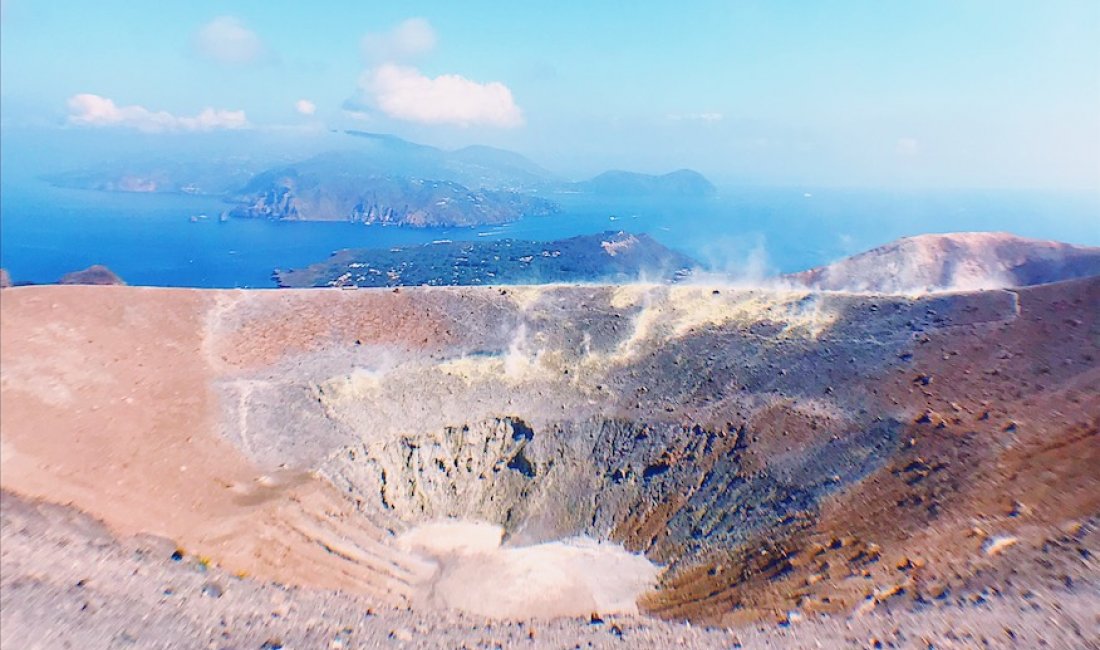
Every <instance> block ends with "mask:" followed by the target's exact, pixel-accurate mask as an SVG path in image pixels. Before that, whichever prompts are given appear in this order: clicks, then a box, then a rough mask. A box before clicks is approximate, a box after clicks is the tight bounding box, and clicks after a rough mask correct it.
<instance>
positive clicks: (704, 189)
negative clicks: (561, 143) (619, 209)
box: [574, 169, 718, 197]
mask: <svg viewBox="0 0 1100 650" xmlns="http://www.w3.org/2000/svg"><path fill="white" fill-rule="evenodd" d="M574 187H576V188H577V189H578V190H580V191H582V192H590V193H593V194H616V195H623V196H648V195H655V194H657V195H664V196H683V197H688V196H693V197H701V196H712V195H714V194H717V192H718V190H717V188H715V187H714V185H713V184H712V183H711V182H710V181H708V180H707V179H706V177H705V176H703V175H702V174H700V173H699V172H696V171H692V170H690V169H681V170H678V171H674V172H672V173H669V174H662V175H660V176H654V175H651V174H638V173H635V172H625V171H619V170H614V171H609V172H604V173H602V174H600V175H599V176H597V177H595V178H593V179H591V180H588V181H584V182H582V183H576V184H575V186H574Z"/></svg>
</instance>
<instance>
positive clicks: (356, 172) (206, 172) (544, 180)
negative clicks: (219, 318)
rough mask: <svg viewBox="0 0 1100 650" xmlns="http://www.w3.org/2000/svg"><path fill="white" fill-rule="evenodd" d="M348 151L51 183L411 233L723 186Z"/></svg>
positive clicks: (214, 161)
mask: <svg viewBox="0 0 1100 650" xmlns="http://www.w3.org/2000/svg"><path fill="white" fill-rule="evenodd" d="M335 135H336V137H340V138H345V139H344V140H341V141H340V143H341V145H340V146H341V147H342V148H341V150H339V151H329V152H326V153H321V154H318V155H314V156H311V157H307V158H304V159H302V160H298V161H296V162H290V163H288V162H279V163H277V164H271V163H272V162H274V161H275V160H277V159H276V158H269V159H268V160H267V162H266V163H263V162H261V161H258V160H255V159H242V158H233V157H228V158H210V159H208V160H205V161H201V162H199V161H191V162H187V161H180V160H168V161H161V162H155V161H145V162H142V163H137V162H130V163H128V164H126V165H110V164H104V165H102V166H99V167H97V168H95V169H85V170H77V171H71V172H66V173H61V174H55V175H52V176H49V177H48V178H47V179H46V180H48V181H50V182H51V183H53V184H55V185H57V186H61V187H75V188H80V189H90V190H99V191H109V192H140V193H177V194H202V195H209V196H220V197H223V198H224V199H225V200H226V201H227V202H228V203H229V204H230V206H229V207H228V208H227V210H226V212H225V214H226V215H228V216H229V217H236V218H250V219H271V220H276V221H349V222H352V223H364V224H383V225H393V226H407V227H452V226H476V225H488V224H500V223H506V222H511V221H516V220H518V219H522V218H524V217H544V216H550V215H554V214H556V213H558V212H559V211H560V208H559V206H558V204H557V202H556V201H555V200H554V197H555V195H559V194H592V195H600V196H621V197H632V196H647V197H652V196H668V197H673V198H689V197H707V196H711V195H713V194H715V193H716V190H715V188H714V185H712V184H711V182H710V181H708V180H707V179H706V178H705V177H704V176H702V175H701V174H699V173H698V172H695V171H692V170H688V169H681V170H679V171H675V172H672V173H669V174H663V175H649V174H639V173H634V172H627V171H618V170H616V171H609V172H605V173H603V174H600V175H598V176H596V177H594V178H591V179H589V180H585V181H579V182H574V181H569V180H566V179H563V178H561V177H559V176H557V175H555V174H553V173H552V172H550V171H547V170H546V169H544V168H542V167H540V166H539V165H537V164H536V163H534V162H532V161H531V160H529V159H527V158H526V157H524V156H522V155H521V154H518V153H515V152H513V151H507V150H505V149H497V148H494V147H487V146H481V145H475V146H469V147H464V148H461V149H456V150H452V151H448V150H444V149H439V148H437V147H431V146H427V145H422V144H417V143H414V142H409V141H407V140H403V139H401V138H399V137H396V136H393V135H387V134H380V133H368V132H364V131H346V132H343V133H338V134H335Z"/></svg>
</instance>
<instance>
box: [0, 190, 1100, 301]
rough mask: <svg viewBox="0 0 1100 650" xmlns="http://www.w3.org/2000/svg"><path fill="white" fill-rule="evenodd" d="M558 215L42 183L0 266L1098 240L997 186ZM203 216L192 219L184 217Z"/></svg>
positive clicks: (204, 276)
mask: <svg viewBox="0 0 1100 650" xmlns="http://www.w3.org/2000/svg"><path fill="white" fill-rule="evenodd" d="M552 198H554V200H556V201H557V202H558V203H559V204H561V205H562V208H563V210H562V213H561V214H559V215H556V216H551V217H539V218H527V219H523V220H521V221H518V222H515V223H512V224H507V225H504V226H497V227H482V228H439V229H411V228H397V227H392V226H391V227H387V226H364V225H359V224H348V223H306V222H270V221H261V220H242V219H234V220H229V221H227V222H220V221H219V220H218V218H217V216H218V215H219V214H220V213H221V212H222V211H223V210H224V209H226V207H227V206H226V205H225V204H224V203H222V201H221V200H220V199H218V198H212V197H199V196H187V195H168V194H123V193H107V192H97V191H87V190H72V189H61V188H56V187H53V186H50V185H48V184H47V183H45V182H42V181H26V182H20V183H18V184H15V183H6V184H5V185H4V187H3V188H2V192H0V266H3V267H4V268H6V269H8V271H9V272H10V274H11V276H12V278H13V279H14V280H16V281H30V282H36V283H45V282H54V281H56V280H57V279H58V278H59V277H60V276H61V275H62V274H64V273H66V272H69V271H73V270H77V269H81V268H85V267H87V266H89V265H91V264H104V265H106V266H108V267H110V268H111V269H112V270H114V271H115V272H116V273H118V274H119V275H120V276H121V277H122V278H123V279H125V280H126V281H127V282H128V283H129V284H137V285H156V286H187V287H273V286H274V282H273V281H272V279H271V273H272V271H273V270H274V269H276V268H295V267H300V266H305V265H308V264H310V263H313V262H317V261H320V260H323V259H325V258H326V257H328V256H329V255H330V254H331V253H332V252H333V251H335V250H338V249H342V248H357V247H392V246H402V245H410V244H421V243H429V242H432V241H436V240H441V239H450V240H455V241H458V240H478V239H483V238H487V237H491V238H501V237H514V238H522V239H537V240H551V239H558V238H563V237H569V236H572V235H578V234H588V233H595V232H601V231H605V230H628V231H632V232H645V233H649V234H650V235H652V236H653V237H654V238H656V239H657V240H659V241H660V242H662V243H664V244H665V245H667V246H670V247H672V248H674V249H677V250H679V251H681V252H684V253H686V254H688V255H691V256H692V257H694V258H696V259H697V260H699V261H700V262H701V263H702V264H703V265H704V266H706V267H708V268H711V269H713V270H716V271H720V272H724V273H729V274H731V275H733V276H735V277H756V276H760V275H767V274H772V273H782V272H790V271H797V270H802V269H805V268H809V267H813V266H816V265H820V264H825V263H828V262H831V261H833V260H836V259H839V258H841V257H844V256H846V255H850V254H853V253H856V252H859V251H862V250H866V249H868V248H872V247H874V246H877V245H880V244H883V243H885V242H888V241H890V240H892V239H896V238H898V237H902V236H905V235H914V234H920V233H927V232H951V231H962V230H997V231H1009V232H1012V233H1015V234H1018V235H1023V236H1028V237H1037V238H1043V239H1056V240H1061V241H1068V242H1071V243H1077V244H1087V245H1100V195H1096V194H1052V193H1038V192H1006V191H937V192H931V191H904V192H897V191H871V190H836V189H817V188H726V189H723V191H722V192H721V193H720V195H719V196H717V197H714V198H709V199H692V200H649V199H638V198H630V197H620V198H614V197H599V198H595V197H591V196H582V195H557V196H554V197H552ZM202 214H205V215H208V217H209V218H208V219H205V220H199V221H197V222H193V221H192V219H191V218H192V217H195V216H198V215H202Z"/></svg>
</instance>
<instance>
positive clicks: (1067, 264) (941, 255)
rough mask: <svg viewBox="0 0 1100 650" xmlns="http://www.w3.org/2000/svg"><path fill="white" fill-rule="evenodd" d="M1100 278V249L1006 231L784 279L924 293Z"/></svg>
mask: <svg viewBox="0 0 1100 650" xmlns="http://www.w3.org/2000/svg"><path fill="white" fill-rule="evenodd" d="M1093 275H1100V248H1097V247H1090V246H1073V245H1071V244H1063V243H1061V242H1055V241H1043V240H1038V239H1026V238H1024V237H1017V236H1015V235H1010V234H1008V233H996V232H962V233H949V234H944V235H918V236H916V237H905V238H902V239H899V240H897V241H893V242H890V243H889V244H886V245H885V246H880V247H879V248H875V249H872V250H869V251H866V252H864V253H860V254H858V255H855V256H853V257H849V258H847V259H844V260H841V261H839V262H836V263H834V264H830V265H828V266H822V267H818V268H816V269H810V270H809V271H803V272H801V273H793V274H791V275H787V276H784V279H786V280H789V281H790V282H792V283H793V284H795V285H796V286H805V287H808V288H811V289H821V290H829V291H861V292H875V293H920V292H924V291H943V290H955V291H975V290H978V289H1000V288H1006V287H1026V286H1033V285H1036V284H1045V283H1048V282H1057V281H1059V280H1068V279H1071V278H1080V277H1088V276H1093Z"/></svg>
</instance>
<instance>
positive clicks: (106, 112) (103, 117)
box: [69, 93, 249, 133]
mask: <svg viewBox="0 0 1100 650" xmlns="http://www.w3.org/2000/svg"><path fill="white" fill-rule="evenodd" d="M69 123H70V124H74V125H77V126H118V127H126V128H131V129H137V130H139V131H144V132H146V133H161V132H165V131H214V130H218V129H244V128H248V126H249V124H248V118H246V117H245V114H244V111H226V110H220V109H213V108H204V109H203V110H202V112H201V113H199V114H198V115H195V116H194V117H186V116H183V117H181V116H177V115H173V114H171V113H169V112H167V111H151V110H149V109H148V108H145V107H144V106H138V105H133V106H118V105H116V104H115V103H114V102H113V101H111V100H110V99H108V98H106V97H100V96H99V95H92V94H88V93H83V94H80V95H73V96H72V97H70V98H69Z"/></svg>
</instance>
